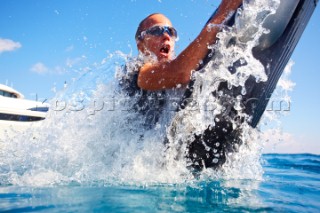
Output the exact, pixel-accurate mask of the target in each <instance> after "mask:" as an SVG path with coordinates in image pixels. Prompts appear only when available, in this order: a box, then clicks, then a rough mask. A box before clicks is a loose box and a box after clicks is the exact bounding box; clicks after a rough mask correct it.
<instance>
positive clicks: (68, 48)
mask: <svg viewBox="0 0 320 213" xmlns="http://www.w3.org/2000/svg"><path fill="white" fill-rule="evenodd" d="M73 49H74V46H73V45H70V46H68V47H67V48H66V49H65V51H66V52H71V51H72V50H73Z"/></svg>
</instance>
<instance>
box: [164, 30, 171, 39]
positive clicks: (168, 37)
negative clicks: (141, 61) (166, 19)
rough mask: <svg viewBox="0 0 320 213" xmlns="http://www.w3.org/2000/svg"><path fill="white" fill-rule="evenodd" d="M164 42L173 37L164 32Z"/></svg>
mask: <svg viewBox="0 0 320 213" xmlns="http://www.w3.org/2000/svg"><path fill="white" fill-rule="evenodd" d="M162 38H163V40H170V39H171V36H170V35H169V34H168V32H164V33H163V35H162Z"/></svg>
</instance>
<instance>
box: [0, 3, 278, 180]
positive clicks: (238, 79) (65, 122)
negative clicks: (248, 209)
mask: <svg viewBox="0 0 320 213" xmlns="http://www.w3.org/2000/svg"><path fill="white" fill-rule="evenodd" d="M248 2H249V1H245V2H244V10H243V11H239V12H238V14H237V16H238V18H237V22H236V27H234V28H225V29H224V30H223V32H222V33H220V34H219V39H220V42H219V43H217V44H215V45H214V46H213V47H211V48H215V49H218V50H219V51H217V52H216V54H215V57H214V58H213V59H212V61H211V62H210V63H209V64H208V66H206V67H205V68H204V70H203V71H201V72H197V73H196V78H197V81H196V82H195V90H194V97H196V98H195V100H196V102H197V105H199V106H200V108H201V109H207V110H192V109H190V110H189V111H188V112H193V113H189V114H181V115H180V118H181V120H180V121H179V122H181V123H180V126H179V128H178V129H176V133H175V134H176V138H175V139H172V138H171V143H173V144H174V143H178V142H179V141H181V138H182V139H183V140H185V138H184V137H185V135H187V134H184V133H186V132H188V133H189V132H194V133H198V132H201V131H203V129H204V128H206V127H207V126H208V124H212V123H214V122H215V117H216V115H217V114H219V113H220V112H221V111H222V110H223V106H222V105H220V104H219V103H216V100H215V99H214V97H213V96H212V95H211V92H212V91H213V90H215V89H216V88H217V86H218V83H219V82H220V81H221V79H223V80H227V81H228V83H229V85H230V87H232V86H243V85H244V83H245V82H246V80H247V78H248V77H249V76H250V75H253V76H255V77H256V80H257V81H266V80H267V79H266V75H265V73H264V68H263V66H262V65H261V64H260V62H259V61H257V60H256V59H255V58H254V57H253V56H252V53H251V49H252V47H254V46H255V45H257V42H258V38H259V37H260V35H261V34H263V33H266V31H265V30H264V29H263V28H262V26H261V24H262V22H263V20H264V18H265V17H266V16H267V15H268V14H272V13H273V12H274V10H275V8H276V5H277V4H275V6H271V5H272V4H273V3H275V2H277V1H272V0H270V1H269V2H268V3H269V5H266V4H265V1H254V3H252V2H251V1H250V4H249V3H248ZM257 11H258V12H257ZM247 23H250V25H248V24H247ZM252 23H254V24H253V25H252ZM248 31H249V32H250V36H247V35H248ZM232 39H237V43H238V45H235V46H232V47H229V48H228V45H227V44H229V43H230V41H232ZM128 60H129V57H128V56H127V55H125V54H122V53H119V52H118V53H115V54H112V55H110V56H109V57H108V58H106V59H105V60H103V61H102V63H101V64H100V65H99V66H98V67H95V68H92V69H89V70H85V72H84V73H83V74H82V75H81V77H80V78H79V79H77V80H76V81H75V82H74V83H73V84H71V85H70V86H68V87H67V88H65V89H64V90H62V91H60V92H59V93H57V95H56V97H55V98H54V99H53V100H51V106H52V109H51V110H50V112H49V114H48V117H47V119H46V120H44V121H43V122H42V123H41V126H40V127H33V128H32V129H29V130H28V131H26V132H23V133H22V134H19V135H17V136H16V137H15V138H11V139H7V140H5V141H3V142H2V143H1V150H0V156H1V159H2V161H1V163H0V174H1V176H0V183H1V184H13V185H31V186H43V185H57V184H58V185H61V184H67V185H69V184H72V183H76V184H93V183H96V182H98V183H101V184H110V183H111V184H118V183H125V184H153V183H156V184H159V183H185V182H188V181H190V182H192V181H194V180H195V177H194V176H193V174H192V173H191V172H190V171H189V170H188V169H187V163H186V161H185V160H177V159H176V156H177V154H178V153H175V151H176V150H170V152H168V150H167V147H166V146H165V145H164V143H163V139H164V138H165V135H166V129H167V127H168V120H170V118H171V117H172V115H173V111H172V110H167V111H166V112H168V114H166V115H164V116H163V117H162V118H161V121H160V123H159V124H158V125H156V126H155V127H154V128H153V129H151V130H145V129H144V127H143V124H144V123H143V118H142V117H141V115H139V114H138V113H136V112H134V111H132V110H130V109H132V104H133V103H134V99H132V98H129V97H128V96H127V94H126V93H123V92H121V90H119V88H118V81H117V78H118V77H119V75H120V74H121V70H122V66H123V65H124V64H127V63H129V61H128ZM236 61H240V62H241V64H246V66H240V67H239V68H238V69H237V70H236V72H235V73H234V74H230V72H229V70H228V67H229V66H232V65H233V64H234V63H235V62H236ZM115 73H116V75H115ZM200 86H201V87H202V89H201V90H200V89H199V88H200ZM245 93H246V91H243V94H245ZM239 98H241V97H239ZM167 107H170V106H167ZM189 107H192V106H189ZM235 107H240V106H235ZM210 109H212V110H210ZM169 112H170V113H169ZM244 125H246V124H244ZM243 129H244V133H243V141H244V144H243V145H242V146H241V147H240V150H239V153H236V154H233V155H230V156H229V157H228V161H227V162H226V164H225V166H224V167H223V168H222V169H221V170H219V171H215V170H212V169H206V170H204V171H203V172H202V173H201V174H200V176H199V177H197V178H198V179H200V181H201V180H207V179H220V178H224V179H234V178H236V179H237V178H239V179H247V178H252V179H258V180H259V179H261V175H262V168H261V165H260V162H259V160H260V156H261V145H260V144H259V143H258V142H259V140H260V138H259V137H260V136H259V133H258V132H257V130H254V129H251V128H250V127H249V126H243ZM188 135H190V134H188Z"/></svg>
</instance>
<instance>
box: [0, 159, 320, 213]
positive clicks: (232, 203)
mask: <svg viewBox="0 0 320 213" xmlns="http://www.w3.org/2000/svg"><path fill="white" fill-rule="evenodd" d="M263 161H264V163H263V168H264V175H263V180H254V179H228V180H223V179H219V180H210V179H208V180H201V181H196V180H195V181H194V182H192V183H181V184H153V185H128V184H115V185H112V184H110V183H108V184H106V183H104V182H99V181H98V182H95V183H90V184H83V185H81V184H79V183H74V184H73V183H69V184H68V185H57V186H51V187H19V186H14V185H5V184H2V183H1V187H0V210H1V211H2V212H6V211H8V212H10V211H12V212H14V211H20V212H31V211H43V212H221V211H225V212H319V209H320V175H319V173H320V156H319V155H311V154H268V155H263Z"/></svg>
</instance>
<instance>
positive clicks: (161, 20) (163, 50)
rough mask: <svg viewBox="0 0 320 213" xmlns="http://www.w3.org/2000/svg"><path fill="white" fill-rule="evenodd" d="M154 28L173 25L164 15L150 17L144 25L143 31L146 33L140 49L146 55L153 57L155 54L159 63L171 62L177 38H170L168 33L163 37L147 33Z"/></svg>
mask: <svg viewBox="0 0 320 213" xmlns="http://www.w3.org/2000/svg"><path fill="white" fill-rule="evenodd" d="M154 26H159V27H162V26H168V27H172V24H171V22H170V20H169V19H168V18H166V17H165V16H164V15H161V14H155V15H152V16H150V17H149V18H148V19H147V20H146V21H145V22H144V24H143V27H142V30H143V31H144V32H143V33H142V34H143V35H142V39H141V40H140V41H139V42H138V48H139V50H140V51H141V52H142V53H144V54H145V55H151V54H152V53H153V54H154V55H155V56H156V57H157V59H158V60H159V61H162V60H171V59H172V58H173V55H174V44H175V39H176V38H175V37H174V36H172V35H171V36H170V35H169V33H168V32H164V33H163V34H161V35H152V34H148V33H145V31H146V30H148V29H150V28H152V27H154ZM150 52H151V53H150Z"/></svg>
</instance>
